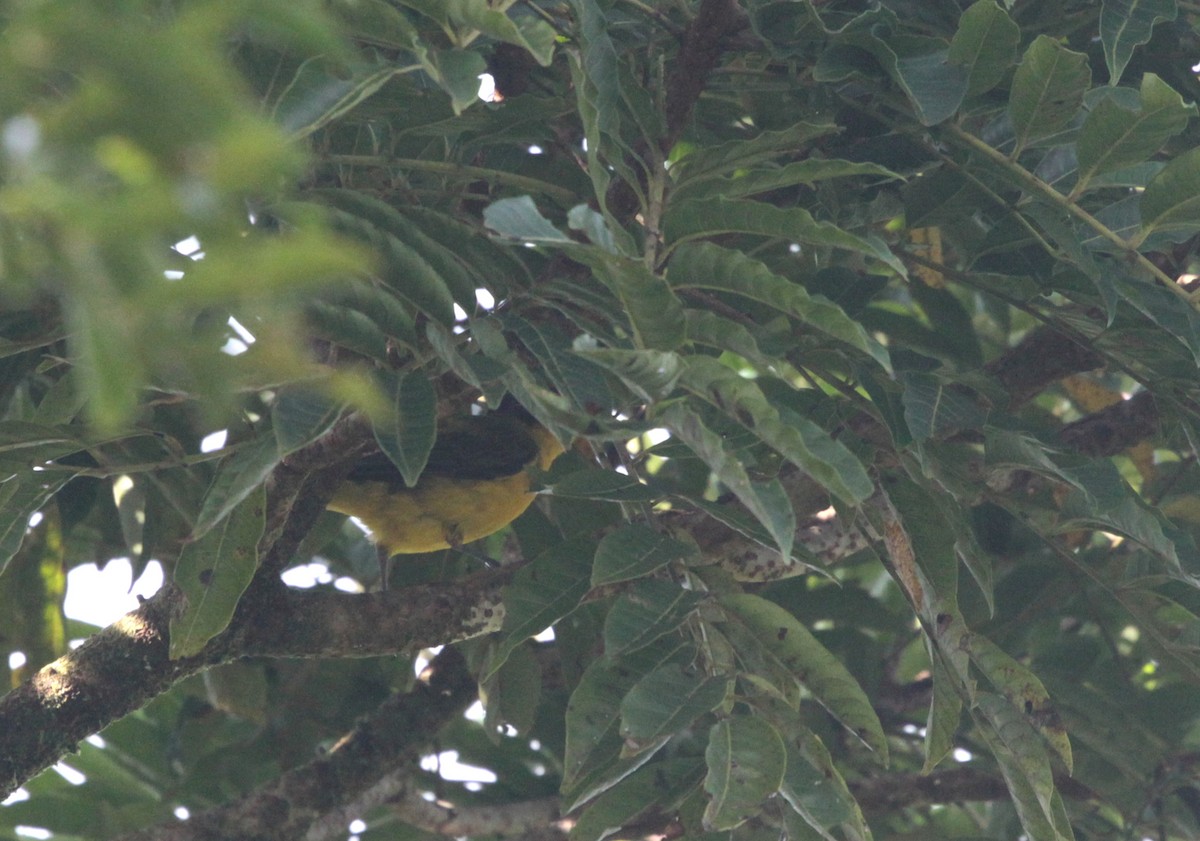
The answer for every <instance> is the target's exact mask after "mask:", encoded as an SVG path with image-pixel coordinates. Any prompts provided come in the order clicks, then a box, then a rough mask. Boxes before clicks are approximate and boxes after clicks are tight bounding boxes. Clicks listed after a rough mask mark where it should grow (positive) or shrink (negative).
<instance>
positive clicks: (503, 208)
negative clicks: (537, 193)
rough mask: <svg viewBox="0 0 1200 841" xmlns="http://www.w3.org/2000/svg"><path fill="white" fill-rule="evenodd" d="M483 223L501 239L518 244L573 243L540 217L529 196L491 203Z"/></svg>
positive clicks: (548, 221)
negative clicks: (513, 240) (506, 238)
mask: <svg viewBox="0 0 1200 841" xmlns="http://www.w3.org/2000/svg"><path fill="white" fill-rule="evenodd" d="M483 221H484V224H486V225H487V226H488V227H489V228H491V229H492V230H493V231H495V232H496V233H498V234H500V236H503V237H508V238H509V239H515V240H518V241H520V242H545V243H550V244H571V243H574V240H572V239H571V238H570V237H569V236H567V235H566V234H564V233H563V232H562V231H560V230H559V229H558V228H556V227H554V225H552V224H550V220H549V219H547V218H546V217H545V216H543V215H542V212H541V211H540V210H538V209H537V205H536V204H534V203H533V199H532V198H530V197H529V196H517V197H515V198H511V199H500V200H499V201H494V202H492V203H491V204H489V205H488V206H487V207H485V208H484V209H483Z"/></svg>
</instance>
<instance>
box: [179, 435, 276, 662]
mask: <svg viewBox="0 0 1200 841" xmlns="http://www.w3.org/2000/svg"><path fill="white" fill-rule="evenodd" d="M263 440H267V441H270V439H263ZM206 501H207V500H206ZM266 504H267V491H266V488H265V487H264V486H262V485H261V484H260V485H258V486H257V488H256V489H255V490H254V492H253V493H252V494H249V495H247V496H246V497H245V498H244V501H243V502H241V504H240V505H238V506H237V507H236V508H234V509H233V510H232V512H230V514H229V516H228V517H226V518H224V519H223V520H221V522H220V524H219V525H218V526H217V527H216V528H213V529H210V530H208V531H207V532H205V533H204V536H203V537H201V538H200V539H199V540H196V541H194V542H192V543H188V544H187V545H186V546H184V549H183V552H181V553H180V555H179V561H178V563H177V564H176V565H175V574H174V576H173V577H174V581H175V583H176V584H177V585H178V586H179V587H180V589H182V590H183V595H184V599H185V601H184V604H185V607H184V610H183V613H182V614H181V615H180V616H178V617H175V618H172V620H171V658H172V659H179V658H180V657H189V656H191V655H193V654H196V653H198V652H199V651H200V649H202V648H204V646H205V644H206V643H208V641H209V640H210V639H212V638H213V637H215V636H216V635H217V634H219V633H221V631H223V630H225V628H226V627H227V626H228V625H229V620H230V619H232V618H233V611H234V608H236V607H237V603H238V599H240V598H241V596H242V593H243V592H244V591H245V589H246V587H247V586H248V585H249V584H250V579H251V578H253V577H254V572H255V570H256V569H257V568H258V541H259V538H261V537H262V533H263V527H264V525H265V524H266Z"/></svg>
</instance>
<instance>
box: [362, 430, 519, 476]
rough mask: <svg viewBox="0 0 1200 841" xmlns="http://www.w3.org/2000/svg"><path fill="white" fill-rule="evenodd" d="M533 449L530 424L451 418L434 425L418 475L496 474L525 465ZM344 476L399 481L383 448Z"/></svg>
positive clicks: (502, 473)
mask: <svg viewBox="0 0 1200 841" xmlns="http://www.w3.org/2000/svg"><path fill="white" fill-rule="evenodd" d="M537 452H538V448H537V442H536V441H535V440H534V438H533V436H532V435H531V434H530V432H529V428H528V427H527V426H526V425H525V424H524V423H522V422H521V421H520V420H518V419H516V418H513V417H507V416H504V415H500V414H496V413H492V414H490V415H478V416H475V417H465V418H451V419H449V420H447V421H446V422H444V423H443V424H442V425H441V426H440V427H439V428H438V435H437V440H436V441H435V442H434V444H433V450H432V451H431V452H430V453H429V461H428V463H427V464H426V465H425V470H424V472H423V473H422V474H421V475H422V476H444V477H450V478H455V479H473V480H486V479H500V478H503V477H504V476H511V475H513V474H514V473H519V472H520V471H522V470H524V469H525V466H526V465H528V464H529V463H530V462H531V461H533V460H534V458H536V457H537ZM348 478H349V479H350V480H351V481H356V482H387V483H388V484H389V485H395V486H396V487H403V486H404V480H403V479H402V478H401V476H400V471H399V470H398V469H397V468H396V465H394V464H392V462H391V459H389V458H388V457H387V456H385V455H384V454H383V453H375V454H374V455H370V456H367V457H365V458H363V459H361V460H360V461H359V462H358V463H357V464H356V465H355V466H354V467H353V468H352V469H351V471H350V475H349V477H348Z"/></svg>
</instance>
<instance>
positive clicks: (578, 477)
mask: <svg viewBox="0 0 1200 841" xmlns="http://www.w3.org/2000/svg"><path fill="white" fill-rule="evenodd" d="M550 493H551V494H553V495H554V496H562V497H568V498H572V499H603V500H608V501H610V502H653V501H655V500H657V499H660V498H662V496H663V491H660V490H657V489H655V487H654V486H653V485H650V484H646V483H644V482H639V481H638V480H637V479H635V478H634V477H632V476H629V475H627V474H625V473H617V472H616V471H615V470H600V469H598V468H587V469H585V470H577V471H575V472H574V473H568V474H567V475H566V476H564V477H563V478H562V479H560V480H558V481H557V482H555V483H554V484H553V485H552V486H551V487H550Z"/></svg>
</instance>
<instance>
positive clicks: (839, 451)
mask: <svg viewBox="0 0 1200 841" xmlns="http://www.w3.org/2000/svg"><path fill="white" fill-rule="evenodd" d="M686 361H687V367H686V368H685V369H684V372H683V375H682V377H681V378H680V384H681V385H682V386H683V387H684V388H686V389H688V390H689V391H691V392H693V393H694V394H696V395H698V396H700V397H703V398H704V399H706V400H708V401H710V402H712V403H713V404H714V405H715V406H717V407H718V408H720V409H721V410H722V411H724V412H725V413H726V414H728V415H729V416H730V417H731V418H732V419H733V420H735V421H737V422H738V423H740V424H742V425H743V426H745V427H746V428H747V429H749V430H750V431H752V432H753V433H754V434H755V435H756V436H758V438H760V439H761V440H762V441H763V442H765V443H766V444H768V445H770V446H771V447H774V448H775V449H776V450H777V451H778V452H779V454H780V455H782V456H783V457H784V458H786V459H787V460H788V461H790V462H791V463H792V464H794V465H796V466H797V467H799V468H800V469H801V470H803V471H805V472H806V473H808V474H809V475H810V476H812V477H813V478H814V479H816V480H817V481H818V482H820V483H821V484H822V485H823V486H824V487H826V488H827V489H828V490H829V492H830V493H832V494H834V495H835V496H837V497H839V498H841V499H844V500H846V501H847V502H854V503H857V502H862V501H863V500H865V499H866V498H867V497H869V496H870V495H871V494H872V493H874V492H875V484H874V483H873V482H872V481H871V477H870V476H869V475H867V470H866V468H865V467H863V464H862V462H861V461H859V460H858V457H857V456H855V455H854V453H852V452H850V450H849V449H848V448H847V447H846V445H845V444H842V443H841V442H840V441H837V440H835V439H834V438H833V437H832V436H830V434H829V433H828V432H826V431H825V430H824V429H822V428H821V427H819V426H817V425H816V424H815V423H813V422H812V421H810V420H808V418H804V417H799V416H789V417H788V419H787V420H784V418H783V417H782V416H781V415H780V412H779V410H778V409H777V408H776V406H775V405H774V404H773V403H772V401H770V400H768V399H767V396H766V395H765V394H764V393H763V391H762V388H760V387H759V385H758V384H757V383H756V382H755V381H754V380H750V379H747V378H745V377H743V376H741V375H740V374H738V373H737V372H736V371H734V370H733V369H731V368H729V367H728V366H726V365H724V364H722V363H721V362H718V361H717V360H715V359H712V358H711V357H707V356H693V357H689V358H688V359H687V360H686ZM764 525H766V524H765V523H764ZM785 554H786V553H785Z"/></svg>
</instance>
